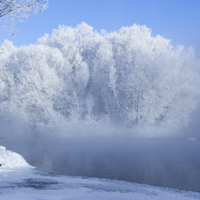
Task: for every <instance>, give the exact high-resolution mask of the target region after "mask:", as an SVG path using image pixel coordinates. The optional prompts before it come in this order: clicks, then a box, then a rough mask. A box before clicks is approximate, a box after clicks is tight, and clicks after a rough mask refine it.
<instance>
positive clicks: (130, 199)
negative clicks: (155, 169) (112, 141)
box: [0, 147, 200, 200]
mask: <svg viewBox="0 0 200 200" xmlns="http://www.w3.org/2000/svg"><path fill="white" fill-rule="evenodd" d="M0 159H1V160H0V161H1V162H2V161H3V162H4V167H0V168H1V171H0V199H1V200H8V199H9V200H16V199H18V200H38V199H42V200H54V199H55V200H72V199H73V200H79V199H81V200H103V199H105V200H112V199H113V200H135V199H137V200H160V199H162V200H171V199H176V200H194V199H200V193H198V192H190V191H183V190H175V189H169V188H160V187H154V186H149V185H142V184H135V183H129V182H125V181H116V180H106V179H96V178H84V177H69V176H61V175H53V174H49V173H44V172H40V171H38V170H36V169H33V168H31V167H30V166H29V165H28V164H27V163H26V161H25V160H24V159H23V158H22V157H21V156H20V155H19V154H16V153H14V152H11V151H6V149H5V148H3V147H1V148H0ZM6 166H7V167H6ZM9 166H10V167H12V170H10V171H8V170H6V169H9ZM19 166H20V167H19ZM21 166H23V167H21ZM24 167H25V168H24Z"/></svg>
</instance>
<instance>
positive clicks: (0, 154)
mask: <svg viewBox="0 0 200 200" xmlns="http://www.w3.org/2000/svg"><path fill="white" fill-rule="evenodd" d="M19 167H31V166H30V165H29V164H28V163H27V162H26V160H25V159H24V158H23V157H22V156H21V155H19V154H18V153H15V152H12V151H9V150H6V148H5V147H3V146H0V170H1V169H5V168H19Z"/></svg>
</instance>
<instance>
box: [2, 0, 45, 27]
mask: <svg viewBox="0 0 200 200" xmlns="http://www.w3.org/2000/svg"><path fill="white" fill-rule="evenodd" d="M47 5H48V0H0V25H1V26H5V25H7V24H12V23H14V21H15V19H16V18H17V19H19V20H23V19H24V18H27V17H29V13H30V12H34V13H37V12H40V11H42V10H44V9H45V8H46V7H47Z"/></svg>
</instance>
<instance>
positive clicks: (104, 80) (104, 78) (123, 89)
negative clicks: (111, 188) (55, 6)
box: [0, 23, 200, 191]
mask: <svg viewBox="0 0 200 200" xmlns="http://www.w3.org/2000/svg"><path fill="white" fill-rule="evenodd" d="M198 67H199V63H198V61H197V60H196V58H195V54H194V51H193V50H192V49H186V48H184V47H182V46H179V47H174V46H173V45H172V44H171V43H170V41H169V40H167V39H165V38H163V37H161V36H159V35H157V36H155V37H153V36H152V35H151V31H150V29H149V28H147V27H146V26H139V25H133V26H132V27H124V28H122V29H120V30H119V31H116V32H112V33H106V32H105V31H102V32H101V33H98V32H96V31H95V30H93V28H92V27H90V26H88V25H87V24H85V23H82V24H80V25H78V26H77V27H75V28H72V27H65V26H59V28H58V29H55V30H53V32H52V34H51V35H48V34H46V35H44V36H43V37H41V38H39V39H38V43H37V44H33V45H29V46H22V47H19V48H16V47H14V46H13V44H12V43H11V42H9V41H5V42H4V43H3V44H2V46H1V52H0V127H1V130H0V144H1V145H5V146H6V147H7V149H10V150H13V151H16V152H18V153H20V154H21V155H22V156H24V157H25V159H26V160H27V161H28V162H29V163H30V164H31V165H33V166H36V167H37V168H38V169H41V170H44V171H48V172H53V173H58V174H66V175H72V176H89V177H99V178H110V179H119V180H126V181H131V182H138V183H147V184H151V185H158V186H167V187H174V188H180V189H187V190H194V191H200V188H199V186H200V171H199V169H200V159H199V157H198V152H199V150H200V145H199V131H198V130H200V129H199V123H198V121H197V118H198V116H199V111H198V110H197V105H198V101H199V100H198V98H199V92H200V91H199V88H200V87H199V86H200V79H199V69H198ZM190 120H191V123H189V122H190ZM188 124H189V126H188ZM187 126H188V128H185V127H187ZM187 138H190V139H189V140H188V139H187ZM195 138H196V139H195Z"/></svg>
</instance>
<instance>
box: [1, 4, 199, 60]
mask: <svg viewBox="0 0 200 200" xmlns="http://www.w3.org/2000/svg"><path fill="white" fill-rule="evenodd" d="M82 21H84V22H86V23H88V24H89V25H91V26H93V27H94V28H95V29H96V30H98V31H100V30H101V29H105V30H107V31H109V32H110V31H115V30H118V29H120V28H121V27H122V26H131V25H133V24H134V23H137V24H141V25H146V26H148V27H149V28H151V29H152V32H153V35H156V34H160V35H162V36H164V37H165V38H168V39H171V41H172V44H174V45H176V44H182V45H184V46H186V47H187V46H193V47H194V48H195V50H196V53H197V56H198V57H199V58H200V0H50V3H49V7H48V8H47V10H45V11H44V12H42V13H40V14H38V15H32V16H31V17H30V18H28V20H27V21H25V22H23V23H20V22H17V23H16V24H15V28H16V29H18V31H17V32H16V36H15V37H12V36H11V34H10V33H9V31H5V30H0V42H2V41H3V40H4V39H9V40H11V41H13V43H14V44H15V45H16V46H20V45H26V44H30V43H35V42H36V41H37V38H38V37H41V36H43V35H44V34H45V33H51V31H52V29H55V28H57V27H58V25H59V24H64V25H66V26H76V25H77V24H79V23H80V22H82Z"/></svg>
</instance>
